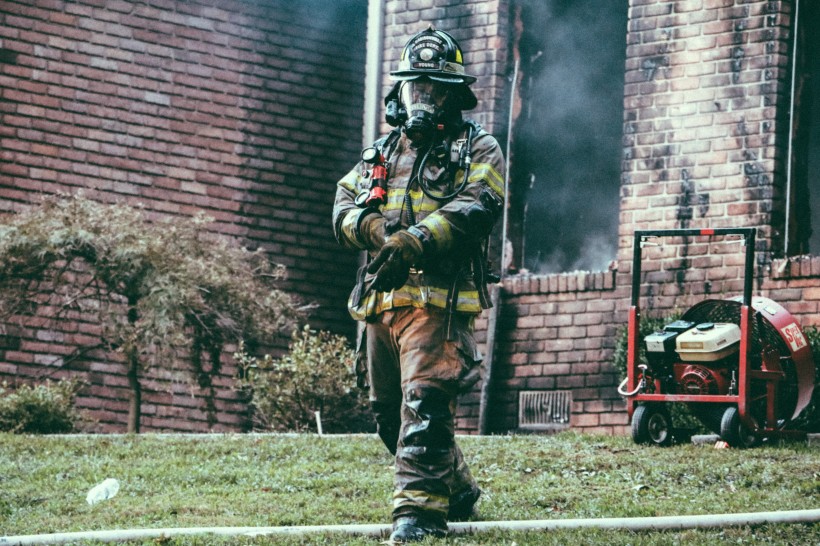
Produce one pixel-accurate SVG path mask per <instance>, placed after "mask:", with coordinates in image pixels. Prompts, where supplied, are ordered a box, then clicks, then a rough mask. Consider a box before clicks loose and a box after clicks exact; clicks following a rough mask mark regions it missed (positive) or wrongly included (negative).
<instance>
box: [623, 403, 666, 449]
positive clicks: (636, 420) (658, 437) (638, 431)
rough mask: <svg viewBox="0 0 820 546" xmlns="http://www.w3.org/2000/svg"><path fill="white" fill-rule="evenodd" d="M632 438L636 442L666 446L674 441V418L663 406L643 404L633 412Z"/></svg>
mask: <svg viewBox="0 0 820 546" xmlns="http://www.w3.org/2000/svg"><path fill="white" fill-rule="evenodd" d="M632 440H634V442H635V443H636V444H648V443H652V444H655V445H659V446H666V445H669V444H670V443H671V442H672V419H671V418H670V416H669V413H668V412H667V411H666V409H665V408H664V407H663V406H658V405H643V406H638V407H637V408H635V412H634V413H633V414H632Z"/></svg>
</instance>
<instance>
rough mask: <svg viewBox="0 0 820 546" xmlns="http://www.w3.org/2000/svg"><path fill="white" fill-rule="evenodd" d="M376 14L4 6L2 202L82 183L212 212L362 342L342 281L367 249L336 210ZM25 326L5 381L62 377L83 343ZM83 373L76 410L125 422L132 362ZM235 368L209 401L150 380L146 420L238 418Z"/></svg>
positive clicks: (37, 3) (296, 8)
mask: <svg viewBox="0 0 820 546" xmlns="http://www.w3.org/2000/svg"><path fill="white" fill-rule="evenodd" d="M366 11H367V6H366V2H364V1H361V0H348V1H339V2H333V3H328V2H322V1H310V0H309V1H306V2H298V3H294V2H287V1H280V0H266V1H264V2H249V1H243V0H227V1H216V0H204V1H199V2H188V1H176V0H168V1H159V0H150V1H147V2H125V1H120V0H80V1H76V2H53V1H50V0H24V1H19V2H15V1H6V2H3V3H2V4H0V50H2V55H1V56H0V88H2V102H0V154H1V157H0V210H2V211H17V210H20V209H21V207H23V206H25V205H27V204H30V203H33V202H36V201H37V200H38V198H39V195H41V194H54V193H57V192H69V193H71V192H76V191H78V190H81V189H82V190H83V191H84V193H85V195H86V196H87V197H89V198H92V199H95V200H99V201H103V202H115V201H122V202H126V203H130V204H136V203H141V204H143V205H144V206H145V209H146V210H147V211H148V213H149V215H151V216H160V215H193V214H195V213H196V212H198V211H205V212H206V213H207V214H208V215H210V216H212V217H213V218H214V219H215V223H214V224H213V229H214V230H216V231H219V232H221V233H224V234H227V235H231V236H235V237H237V238H238V241H241V242H242V244H247V245H249V246H251V247H261V248H263V249H265V250H266V251H268V252H269V253H270V255H271V257H272V259H273V260H275V261H277V262H279V263H282V264H284V265H286V266H287V267H288V271H289V277H288V280H287V282H286V283H285V284H284V285H283V288H285V289H286V290H288V291H290V292H292V293H294V294H296V295H297V296H299V297H300V298H301V299H302V300H303V301H305V302H315V303H316V304H317V309H316V311H315V312H314V313H313V315H312V317H311V323H312V325H314V326H315V327H318V328H328V329H332V330H335V331H338V332H342V333H346V334H352V332H353V331H354V326H353V324H352V322H351V321H350V320H349V319H348V317H347V316H346V312H345V299H346V296H347V292H348V291H349V286H348V284H347V283H339V282H337V279H339V278H352V277H353V275H354V273H355V265H356V264H355V261H356V257H355V256H354V255H350V254H349V253H345V252H342V251H341V250H340V249H339V248H337V245H336V243H335V241H334V240H333V236H332V233H331V229H330V209H331V206H332V202H333V195H334V191H335V182H336V180H338V179H339V178H340V177H341V176H342V175H343V174H344V173H345V172H346V171H347V169H349V167H350V165H352V164H353V163H354V162H355V161H356V160H357V159H358V156H359V152H360V139H359V138H357V137H356V135H358V134H360V132H361V121H362V97H363V85H364V71H363V63H364V55H365V23H366ZM66 328H67V329H69V330H71V329H75V328H76V325H75V326H67V327H66ZM17 334H18V335H13V336H8V337H5V338H3V340H2V341H0V379H11V380H12V381H14V380H20V379H22V378H23V377H26V376H29V377H31V376H34V377H42V376H43V374H51V373H52V372H53V371H54V369H55V368H57V367H59V365H60V362H61V359H62V358H63V357H64V356H65V355H66V354H67V353H70V352H71V351H72V350H73V349H74V347H71V346H70V343H68V342H66V339H67V338H66V336H65V335H61V334H59V333H51V334H49V333H45V332H37V331H29V332H26V331H24V332H17ZM44 336H45V337H44ZM44 366H45V368H44ZM80 367H81V368H82V371H81V372H79V373H76V372H75V375H79V376H81V378H84V379H86V380H88V381H90V382H91V385H90V386H89V387H88V388H87V389H85V390H84V395H83V396H82V397H81V399H80V405H81V406H83V407H86V408H89V409H91V410H92V411H91V416H92V417H93V418H96V419H98V420H99V421H100V423H101V424H100V428H101V429H102V430H121V429H122V426H123V425H122V424H123V422H124V412H125V411H126V406H127V395H126V391H125V386H126V381H125V377H124V375H123V374H124V367H123V366H122V364H121V363H119V362H118V361H117V360H116V356H111V355H109V356H108V357H107V358H106V359H100V360H94V359H91V360H88V361H86V362H84V363H82V364H80ZM233 372H234V370H233V368H232V367H230V366H227V367H226V368H225V370H224V374H223V375H221V376H219V377H217V378H215V380H214V386H215V389H216V393H215V394H214V395H213V396H211V395H209V393H208V392H203V391H200V390H199V389H198V388H191V387H190V386H189V385H188V383H187V382H180V381H178V380H177V379H176V378H174V377H171V376H169V375H168V374H163V373H157V374H154V375H152V376H150V377H148V378H146V384H145V386H146V390H147V392H146V393H145V396H144V402H143V411H144V415H145V419H144V420H143V426H144V429H145V430H165V429H181V430H204V429H207V428H213V429H215V430H223V429H229V430H235V429H238V428H242V427H243V426H245V420H246V414H247V408H246V405H245V404H244V403H243V402H242V401H241V400H240V399H238V397H237V394H236V393H235V392H233V391H232V389H231V376H232V374H233ZM60 373H62V372H59V373H57V375H60ZM213 398H215V399H216V400H215V403H216V410H217V415H216V419H217V421H216V423H210V424H209V423H208V415H206V414H207V401H208V400H207V399H213ZM211 417H212V418H213V416H211Z"/></svg>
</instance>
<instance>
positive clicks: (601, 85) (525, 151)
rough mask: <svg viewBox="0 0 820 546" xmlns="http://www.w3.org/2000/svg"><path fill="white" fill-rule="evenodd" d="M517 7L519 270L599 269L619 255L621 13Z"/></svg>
mask: <svg viewBox="0 0 820 546" xmlns="http://www.w3.org/2000/svg"><path fill="white" fill-rule="evenodd" d="M520 5H521V7H522V12H521V19H522V22H523V28H524V31H523V34H522V37H521V42H520V45H519V52H520V59H521V60H520V63H521V73H522V75H523V79H522V81H521V98H522V102H523V104H524V108H523V110H522V113H521V115H520V116H519V118H518V120H517V125H516V128H515V134H514V142H515V146H514V149H513V159H512V164H511V165H512V176H511V187H512V190H511V193H512V194H513V199H514V201H513V209H514V210H515V209H516V208H517V209H518V210H517V213H518V214H519V215H520V219H519V220H518V222H519V225H518V226H517V231H518V233H517V234H516V233H515V232H516V229H513V230H512V233H513V237H516V235H517V237H518V238H520V241H521V243H520V244H519V245H517V248H516V258H515V261H516V263H517V264H519V265H520V266H523V267H526V268H528V269H530V270H533V271H535V272H541V273H546V272H556V271H570V270H573V269H590V270H597V269H605V268H606V267H607V264H608V263H609V261H611V260H612V259H614V257H615V254H616V251H617V233H618V211H619V193H620V157H621V136H622V127H623V85H624V67H625V49H626V25H627V5H626V3H622V2H606V1H604V0H546V1H545V0H540V1H536V0H523V1H521V2H520ZM516 197H517V199H516ZM516 204H517V206H516Z"/></svg>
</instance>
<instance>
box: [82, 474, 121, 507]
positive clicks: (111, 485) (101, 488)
mask: <svg viewBox="0 0 820 546" xmlns="http://www.w3.org/2000/svg"><path fill="white" fill-rule="evenodd" d="M119 490H120V482H118V481H117V480H115V479H114V478H107V479H105V480H103V481H102V482H101V483H98V484H97V485H95V486H94V487H92V488H91V489H90V490H89V491H88V494H87V495H86V496H85V502H87V503H88V504H91V505H94V504H97V503H98V502H100V501H104V500H107V499H110V498H111V497H113V496H114V495H116V494H117V491H119Z"/></svg>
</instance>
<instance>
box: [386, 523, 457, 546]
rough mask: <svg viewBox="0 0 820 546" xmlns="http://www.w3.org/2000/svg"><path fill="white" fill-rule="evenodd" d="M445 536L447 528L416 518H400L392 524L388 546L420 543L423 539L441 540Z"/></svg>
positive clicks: (441, 524)
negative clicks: (391, 545)
mask: <svg viewBox="0 0 820 546" xmlns="http://www.w3.org/2000/svg"><path fill="white" fill-rule="evenodd" d="M446 535H447V526H446V525H444V524H443V523H435V522H432V521H430V520H426V519H424V518H419V517H416V516H401V517H398V518H396V520H395V521H394V522H393V533H392V534H391V535H390V540H389V541H388V544H406V543H408V542H421V541H422V540H424V539H425V537H428V536H433V537H436V538H443V537H444V536H446Z"/></svg>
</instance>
